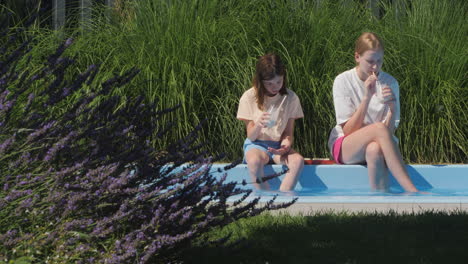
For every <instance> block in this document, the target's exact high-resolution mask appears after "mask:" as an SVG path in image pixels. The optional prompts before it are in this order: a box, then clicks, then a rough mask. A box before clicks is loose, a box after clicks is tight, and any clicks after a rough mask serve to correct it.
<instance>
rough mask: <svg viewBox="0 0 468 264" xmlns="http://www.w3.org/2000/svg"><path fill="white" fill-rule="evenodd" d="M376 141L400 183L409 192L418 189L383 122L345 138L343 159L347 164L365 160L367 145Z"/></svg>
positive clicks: (342, 150)
mask: <svg viewBox="0 0 468 264" xmlns="http://www.w3.org/2000/svg"><path fill="white" fill-rule="evenodd" d="M371 142H375V143H377V144H378V145H379V146H380V149H381V150H382V153H383V156H384V158H385V163H386V164H387V166H388V169H389V170H390V171H391V172H392V174H393V176H394V177H395V179H396V180H397V181H398V183H399V184H400V185H401V186H402V187H403V188H404V189H405V190H406V191H408V192H417V191H418V189H416V187H415V186H414V184H413V182H412V181H411V179H410V178H409V176H408V173H407V172H406V169H405V165H404V163H403V159H402V157H401V154H400V151H399V149H398V148H397V146H396V145H395V143H394V142H393V140H392V135H391V133H390V131H389V130H388V128H387V127H386V126H385V124H383V123H380V122H379V123H374V124H372V125H368V126H365V127H363V128H361V129H359V130H356V131H354V132H353V133H351V134H350V135H348V136H347V137H345V139H344V140H343V145H342V149H341V159H342V161H343V162H344V163H346V164H353V163H359V162H362V161H363V160H365V154H366V149H367V146H368V145H369V144H370V143H371Z"/></svg>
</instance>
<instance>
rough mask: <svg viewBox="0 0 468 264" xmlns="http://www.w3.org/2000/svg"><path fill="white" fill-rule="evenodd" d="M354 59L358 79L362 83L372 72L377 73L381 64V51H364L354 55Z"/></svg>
mask: <svg viewBox="0 0 468 264" xmlns="http://www.w3.org/2000/svg"><path fill="white" fill-rule="evenodd" d="M354 59H355V60H356V63H357V65H358V66H357V70H358V75H359V78H361V79H362V80H363V81H364V80H366V79H367V77H369V75H372V73H373V72H375V73H376V74H378V73H379V71H380V69H381V68H382V63H383V50H381V49H378V50H366V51H364V53H362V54H358V53H355V54H354Z"/></svg>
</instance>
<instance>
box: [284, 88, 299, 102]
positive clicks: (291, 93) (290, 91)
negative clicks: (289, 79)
mask: <svg viewBox="0 0 468 264" xmlns="http://www.w3.org/2000/svg"><path fill="white" fill-rule="evenodd" d="M286 91H287V92H288V97H289V98H290V100H293V99H296V98H297V99H299V96H297V94H296V93H295V92H294V91H293V90H291V89H289V88H286Z"/></svg>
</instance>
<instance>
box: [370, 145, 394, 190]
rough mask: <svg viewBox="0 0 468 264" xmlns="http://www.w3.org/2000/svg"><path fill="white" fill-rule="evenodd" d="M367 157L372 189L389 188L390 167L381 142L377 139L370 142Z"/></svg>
mask: <svg viewBox="0 0 468 264" xmlns="http://www.w3.org/2000/svg"><path fill="white" fill-rule="evenodd" d="M365 158H366V163H367V174H368V175H369V184H370V187H371V189H373V190H380V191H386V190H388V188H389V186H388V169H387V165H386V164H385V158H384V156H383V153H382V150H381V149H380V146H379V144H377V143H376V142H375V141H374V142H371V143H369V144H368V145H367V148H366V157H365Z"/></svg>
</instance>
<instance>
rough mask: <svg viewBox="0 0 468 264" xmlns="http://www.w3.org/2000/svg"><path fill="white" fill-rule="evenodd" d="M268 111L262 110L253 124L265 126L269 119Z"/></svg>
mask: <svg viewBox="0 0 468 264" xmlns="http://www.w3.org/2000/svg"><path fill="white" fill-rule="evenodd" d="M270 115H271V114H270V113H268V112H263V113H262V114H261V115H260V116H259V117H258V118H257V120H255V125H256V126H260V127H266V126H267V124H268V121H270Z"/></svg>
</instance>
